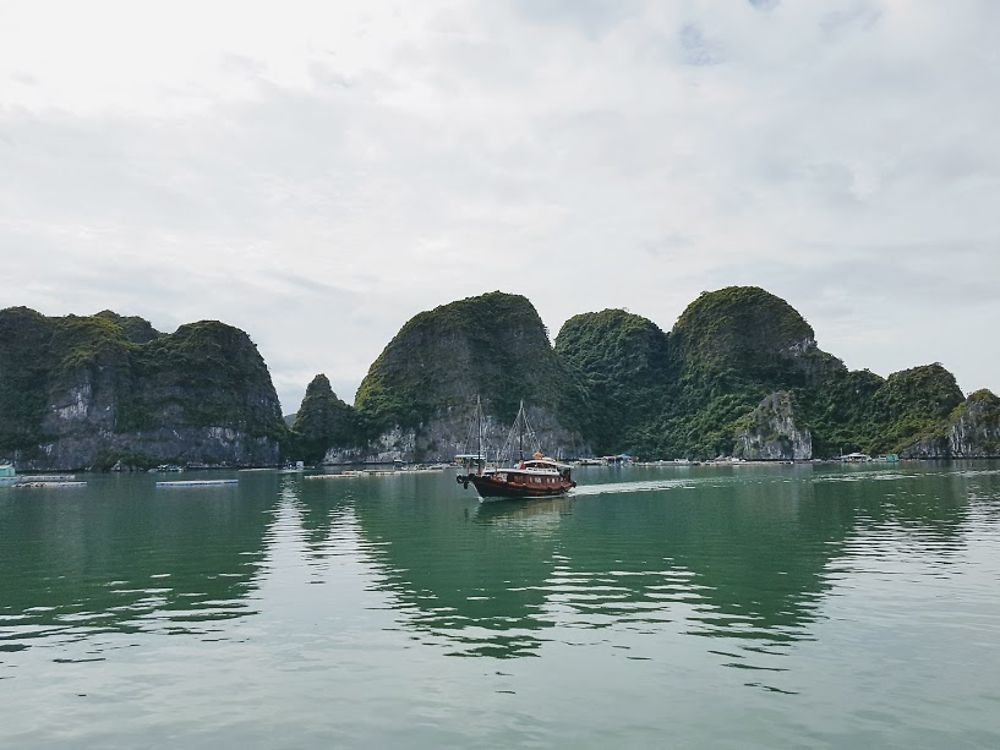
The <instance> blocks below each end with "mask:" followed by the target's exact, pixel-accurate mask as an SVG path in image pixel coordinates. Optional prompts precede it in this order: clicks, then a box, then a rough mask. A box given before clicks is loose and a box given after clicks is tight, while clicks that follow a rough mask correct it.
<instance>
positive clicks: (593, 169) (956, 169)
mask: <svg viewBox="0 0 1000 750" xmlns="http://www.w3.org/2000/svg"><path fill="white" fill-rule="evenodd" d="M998 34H1000V2H996V1H995V0H981V1H980V2H975V1H973V0H949V2H941V1H940V0H922V1H921V0H842V1H835V0H822V1H820V0H800V1H798V2H792V1H791V0H782V1H777V0H770V1H768V0H756V1H747V0H729V1H727V2H723V1H722V0H712V1H711V2H697V1H695V0H691V1H689V2H688V1H683V0H678V1H677V2H670V3H667V2H640V1H638V0H636V1H635V2H632V1H631V0H609V1H608V2H599V1H598V0H519V1H514V2H500V1H498V0H483V1H482V2H439V1H438V0H421V1H420V2H410V1H409V0H408V1H406V2H398V3H390V2H385V3H381V2H373V0H364V1H363V2H346V1H341V2H328V1H327V0H322V1H319V0H317V1H316V2H299V1H292V0H282V2H280V3H279V2H270V3H266V4H265V3H253V2H247V1H246V0H238V1H234V2H224V1H222V0H212V2H205V1H204V0H198V1H197V2H182V1H179V0H171V1H170V2H134V1H132V0H123V1H122V2H99V1H98V0H87V2H77V1H75V0H66V2H61V3H56V2H45V1H44V0H29V1H28V2H9V1H7V0H0V257H2V261H3V278H4V283H3V291H2V294H0V307H7V306H11V305H28V306H30V307H34V308H36V309H38V310H40V311H42V312H44V313H46V314H50V315H55V314H65V313H69V312H76V313H93V312H96V311H98V310H101V309H103V308H112V309H114V310H116V311H118V312H121V313H123V314H138V315H142V316H144V317H146V318H148V319H150V320H151V321H152V322H153V324H154V325H155V326H156V327H157V328H159V329H161V330H166V331H172V330H173V329H174V328H176V326H177V325H179V324H181V323H184V322H189V321H193V320H198V319H205V318H216V319H220V320H224V321H226V322H229V323H231V324H233V325H236V326H239V327H241V328H243V329H245V330H246V331H247V332H248V333H249V334H250V335H251V337H252V338H253V339H254V341H255V342H256V343H257V345H258V347H259V348H260V351H261V353H262V354H263V355H264V357H265V359H266V360H267V362H268V364H269V366H270V368H271V373H272V377H273V378H274V383H275V386H276V388H277V389H278V393H279V395H280V397H281V400H282V405H283V408H284V410H285V411H286V412H288V411H294V410H295V409H296V408H297V407H298V402H299V400H300V398H301V395H302V393H303V391H304V389H305V385H306V383H307V382H308V381H309V380H310V379H311V377H312V376H313V375H314V374H315V373H317V372H325V373H327V375H328V376H329V377H330V379H331V380H332V381H333V384H334V387H335V389H336V390H337V391H338V394H339V395H341V396H342V397H344V398H345V399H346V400H348V401H350V400H352V398H353V395H354V390H355V388H356V387H357V385H358V383H359V382H360V380H361V378H362V377H363V376H364V374H365V372H366V371H367V368H368V365H369V364H370V363H371V362H372V360H373V359H374V358H375V357H376V356H377V355H378V353H379V352H380V351H381V349H382V347H383V346H384V345H385V344H386V343H387V342H388V340H389V339H390V338H391V337H392V336H393V335H394V334H395V333H396V331H397V330H398V329H399V327H400V326H401V325H402V324H403V323H404V322H405V321H406V320H407V319H408V318H410V317H411V316H412V315H414V314H415V313H417V312H419V311H420V310H423V309H427V308H430V307H433V306H435V305H438V304H442V303H444V302H449V301H451V300H453V299H457V298H461V297H466V296H470V295H473V294H478V293H481V292H484V291H490V290H493V289H501V290H504V291H510V292H518V293H522V294H525V295H527V296H528V297H529V298H530V299H531V300H532V301H533V302H534V303H535V306H536V307H537V308H538V310H539V312H540V314H541V316H542V318H543V320H544V321H545V323H546V324H547V325H548V327H549V329H550V331H551V334H552V336H553V337H554V336H555V334H556V333H557V332H558V329H559V326H560V325H561V324H562V322H563V321H564V320H565V319H566V318H568V317H569V316H571V315H573V314H575V313H579V312H585V311H589V310H600V309H603V308H606V307H625V308H627V309H629V310H631V311H632V312H635V313H639V314H641V315H645V316H647V317H649V318H651V319H652V320H654V321H656V322H657V323H658V324H659V325H660V326H661V327H663V328H664V329H669V328H670V327H671V326H672V325H673V322H674V320H675V319H676V318H677V316H678V315H679V313H680V312H681V311H682V310H683V308H684V307H685V305H687V304H688V303H689V302H690V301H691V300H692V299H694V298H695V297H696V296H697V295H698V293H699V292H701V291H702V290H707V289H715V288H719V287H722V286H727V285H730V284H756V285H759V286H763V287H765V288H766V289H769V290H770V291H772V292H774V293H776V294H778V295H780V296H782V297H784V298H785V299H787V300H788V301H789V302H790V303H791V304H792V305H793V306H794V307H796V308H797V309H798V310H799V311H800V312H801V313H802V314H803V315H804V316H805V317H806V318H807V319H808V320H809V322H810V323H811V324H812V325H813V327H814V328H815V330H816V334H817V338H818V340H819V344H820V346H821V347H822V348H824V349H826V350H827V351H830V352H832V353H834V354H836V355H837V356H840V357H841V358H843V359H844V360H845V362H846V363H847V364H848V365H849V366H850V367H852V368H862V367H868V368H870V369H872V370H874V371H876V372H878V373H880V374H882V375H886V374H888V373H889V372H891V371H893V370H897V369H901V368H904V367H909V366H913V365H916V364H923V363H927V362H932V361H941V362H943V363H944V364H945V365H946V366H947V367H949V368H950V369H951V370H952V371H953V372H954V373H955V374H956V376H957V377H958V380H959V385H960V386H961V387H962V388H963V389H964V390H965V391H971V390H974V389H976V388H980V387H990V388H992V389H994V390H997V391H1000V347H998V346H997V328H998V324H1000V294H998V289H1000V44H998V43H997V37H998Z"/></svg>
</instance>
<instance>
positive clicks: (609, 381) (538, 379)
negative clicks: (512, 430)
mask: <svg viewBox="0 0 1000 750" xmlns="http://www.w3.org/2000/svg"><path fill="white" fill-rule="evenodd" d="M477 395H478V396H480V397H481V398H482V400H483V403H484V407H485V409H486V412H487V418H488V422H489V430H488V432H489V434H490V439H491V442H493V443H494V444H495V443H497V442H498V441H502V436H503V433H504V429H505V426H506V425H507V424H508V423H509V422H510V420H511V419H512V417H513V415H514V411H515V410H516V408H517V403H518V401H519V400H520V399H524V400H525V403H526V405H527V407H528V408H529V414H532V413H533V414H534V415H535V417H536V419H537V421H538V422H539V423H540V425H541V426H542V427H543V429H542V432H543V433H544V435H543V438H544V439H543V441H542V442H543V445H544V447H545V448H546V449H547V450H548V451H549V452H550V453H553V454H555V453H560V452H561V453H562V454H563V455H583V454H585V453H588V452H594V453H597V454H606V453H618V452H628V453H632V454H634V455H640V456H644V457H649V458H692V459H695V458H714V457H717V456H738V457H743V458H748V459H782V460H786V459H808V458H813V457H832V456H836V455H840V454H841V453H842V452H850V451H863V452H867V453H872V454H875V453H886V452H895V453H901V454H903V455H906V456H919V457H952V456H954V457H959V456H963V457H979V456H988V455H998V454H1000V405H998V400H997V398H996V397H995V396H994V395H993V394H992V393H990V392H989V391H980V392H977V393H975V394H973V395H972V396H970V397H969V399H968V400H967V399H966V398H965V397H964V395H963V393H962V391H961V390H960V389H959V387H958V385H957V383H956V382H955V378H954V377H953V376H952V375H951V373H949V372H948V371H947V370H946V369H945V368H944V367H943V366H941V365H940V364H937V363H934V364H928V365H923V366H919V367H914V368H912V369H909V370H904V371H902V372H898V373H894V374H892V375H890V376H889V377H888V378H882V377H880V376H878V375H876V374H875V373H872V372H870V371H868V370H860V371H851V370H848V369H847V368H846V367H845V366H844V364H843V362H841V361H840V360H839V359H837V358H836V357H835V356H833V355H831V354H828V353H826V352H824V351H822V350H821V349H820V348H819V346H818V345H817V343H816V336H815V333H814V331H813V329H812V327H811V326H810V325H809V324H808V323H807V322H806V321H805V319H803V317H802V316H801V315H800V314H799V313H798V312H797V311H796V310H795V309H794V308H793V307H791V306H790V305H789V304H788V303H787V302H785V301H784V300H782V299H780V298H778V297H776V296H774V295H773V294H770V293H768V292H766V291H764V290H763V289H760V288H757V287H728V288H725V289H720V290H718V291H714V292H707V293H704V294H702V295H701V296H700V297H699V298H698V299H696V300H695V301H694V302H692V303H691V304H690V305H689V306H688V307H687V309H686V310H685V311H684V312H683V314H682V315H681V316H680V318H679V319H678V320H677V322H676V323H675V324H674V327H673V328H672V329H671V330H670V331H669V332H666V331H663V330H662V329H660V328H659V327H658V326H657V325H656V324H655V323H653V322H652V321H650V320H647V319H646V318H643V317H641V316H638V315H634V314H632V313H629V312H626V311H624V310H604V311H601V312H593V313H584V314H581V315H577V316H575V317H573V318H571V319H569V320H568V321H567V322H566V323H565V324H564V325H563V327H562V330H560V331H559V334H558V336H557V337H556V340H555V345H554V346H551V345H550V344H549V340H548V337H547V335H546V331H545V328H544V326H543V325H542V322H541V319H540V318H539V316H538V314H537V312H536V311H535V309H534V307H533V306H532V305H531V303H530V302H529V301H528V300H527V299H525V298H524V297H521V296H518V295H511V294H503V293H501V292H492V293H490V294H485V295H481V296H479V297H471V298H468V299H464V300H459V301H457V302H453V303H451V304H448V305H442V306H441V307H438V308H435V309H434V310H430V311H427V312H423V313H420V314H419V315H417V316H416V317H414V318H413V319H412V320H410V321H409V322H408V323H406V324H405V325H404V326H403V327H402V329H401V330H400V332H399V333H398V334H397V335H396V337H395V338H394V339H393V340H392V342H390V343H389V345H388V346H387V347H386V349H385V350H384V351H383V352H382V354H381V355H380V356H379V358H378V359H377V360H376V361H375V363H374V364H373V365H372V367H371V369H370V370H369V373H368V376H367V377H366V378H365V380H364V382H363V383H362V385H361V388H360V389H359V391H358V397H357V404H356V408H355V409H350V407H346V405H344V406H345V407H346V409H342V410H341V411H340V412H339V413H340V414H341V418H340V419H341V422H340V424H343V423H344V422H345V421H348V420H349V421H351V422H352V423H353V425H354V428H353V432H351V431H345V430H344V429H342V428H341V427H336V428H333V432H331V434H330V438H329V439H327V440H324V439H320V440H319V441H318V443H317V442H316V441H315V439H314V442H313V445H317V444H322V443H324V442H325V443H326V444H327V445H328V447H329V448H330V450H328V451H327V453H326V458H327V459H328V460H330V461H338V462H339V461H347V460H360V459H363V458H368V459H370V460H374V459H381V460H387V459H390V458H401V459H406V460H412V459H417V460H444V459H447V458H450V456H451V455H453V454H454V453H456V452H460V451H461V450H463V449H465V448H466V447H467V445H466V442H465V441H466V439H467V433H468V424H469V420H470V418H471V415H472V404H473V403H474V400H475V397H476V396H477ZM307 400H308V399H307ZM307 407H308V405H307V404H306V403H304V404H303V409H306V410H308V409H307ZM300 418H301V414H300ZM334 432H336V438H334ZM350 435H353V439H352V438H351V437H350Z"/></svg>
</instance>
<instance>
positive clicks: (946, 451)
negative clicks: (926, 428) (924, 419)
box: [902, 389, 1000, 458]
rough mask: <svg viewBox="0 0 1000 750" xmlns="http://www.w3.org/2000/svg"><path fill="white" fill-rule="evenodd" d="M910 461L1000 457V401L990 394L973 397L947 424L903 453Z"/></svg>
mask: <svg viewBox="0 0 1000 750" xmlns="http://www.w3.org/2000/svg"><path fill="white" fill-rule="evenodd" d="M902 455H903V456H904V457H907V458H996V457H1000V398H997V396H996V395H995V394H993V393H992V392H991V391H988V390H985V389H984V390H980V391H976V392H975V393H973V394H971V395H970V396H969V397H968V398H967V399H966V400H965V401H963V402H962V403H961V404H960V405H959V406H958V407H956V408H955V409H954V410H953V411H952V413H951V414H950V415H949V417H948V419H947V421H946V422H944V423H943V424H941V425H939V427H938V428H937V429H936V430H932V431H931V433H930V434H928V435H925V436H924V437H923V438H921V439H920V440H918V441H917V442H915V443H914V444H912V445H910V446H908V447H907V448H905V449H903V451H902Z"/></svg>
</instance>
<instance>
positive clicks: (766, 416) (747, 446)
mask: <svg viewBox="0 0 1000 750" xmlns="http://www.w3.org/2000/svg"><path fill="white" fill-rule="evenodd" d="M812 450H813V449H812V434H811V433H810V432H809V430H808V429H805V428H802V427H799V426H798V425H797V424H796V414H795V406H794V399H793V397H792V395H791V394H790V393H788V392H787V391H778V392H777V393H772V394H771V395H769V396H767V397H766V398H765V399H764V400H763V401H761V402H760V404H759V405H758V406H757V408H756V409H754V410H753V411H752V412H750V414H749V415H748V416H747V417H746V418H745V419H744V420H743V424H742V425H741V428H740V429H739V430H738V431H737V433H736V445H735V448H734V450H733V455H734V456H735V457H737V458H743V459H746V460H752V461H779V460H784V461H791V460H796V461H802V460H807V459H810V458H812Z"/></svg>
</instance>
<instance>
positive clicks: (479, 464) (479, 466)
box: [476, 396, 484, 474]
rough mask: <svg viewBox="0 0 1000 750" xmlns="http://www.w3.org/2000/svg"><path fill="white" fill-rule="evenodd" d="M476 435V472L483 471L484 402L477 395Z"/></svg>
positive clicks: (480, 472)
mask: <svg viewBox="0 0 1000 750" xmlns="http://www.w3.org/2000/svg"><path fill="white" fill-rule="evenodd" d="M476 436H477V437H478V441H479V442H478V445H477V446H476V473H477V474H482V473H483V463H484V462H483V404H482V401H481V400H480V398H479V396H476Z"/></svg>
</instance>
